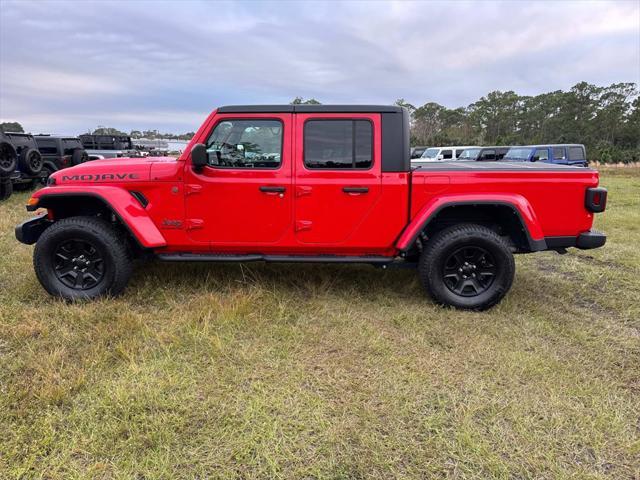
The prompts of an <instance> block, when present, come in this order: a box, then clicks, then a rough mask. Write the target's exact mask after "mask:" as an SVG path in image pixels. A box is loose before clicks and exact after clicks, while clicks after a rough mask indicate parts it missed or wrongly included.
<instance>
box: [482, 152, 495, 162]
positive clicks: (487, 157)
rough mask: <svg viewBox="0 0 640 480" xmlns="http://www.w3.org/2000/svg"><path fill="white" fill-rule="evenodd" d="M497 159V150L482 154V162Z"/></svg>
mask: <svg viewBox="0 0 640 480" xmlns="http://www.w3.org/2000/svg"><path fill="white" fill-rule="evenodd" d="M495 159H496V151H495V150H485V151H484V152H482V156H481V157H480V160H484V161H491V160H495Z"/></svg>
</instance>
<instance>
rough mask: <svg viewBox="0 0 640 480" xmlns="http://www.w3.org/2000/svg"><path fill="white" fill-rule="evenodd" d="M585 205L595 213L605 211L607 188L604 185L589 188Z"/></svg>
mask: <svg viewBox="0 0 640 480" xmlns="http://www.w3.org/2000/svg"><path fill="white" fill-rule="evenodd" d="M584 206H585V207H586V209H587V210H589V211H590V212H593V213H600V212H604V209H605V208H606V207H607V189H606V188H602V187H594V188H587V192H586V193H585V196H584Z"/></svg>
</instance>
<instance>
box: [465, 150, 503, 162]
mask: <svg viewBox="0 0 640 480" xmlns="http://www.w3.org/2000/svg"><path fill="white" fill-rule="evenodd" d="M509 148H511V147H475V148H466V149H465V150H464V151H463V152H462V153H461V154H460V155H459V156H458V160H464V161H467V162H495V161H496V160H502V158H504V156H505V154H506V153H507V152H508V151H509Z"/></svg>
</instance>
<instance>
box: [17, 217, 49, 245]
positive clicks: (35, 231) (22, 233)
mask: <svg viewBox="0 0 640 480" xmlns="http://www.w3.org/2000/svg"><path fill="white" fill-rule="evenodd" d="M51 225H53V222H52V221H50V220H48V219H47V216H46V214H43V215H39V216H37V217H35V218H31V219H29V220H26V221H24V222H22V223H21V224H20V225H18V226H17V227H16V239H17V240H18V241H19V242H21V243H24V244H25V245H33V244H34V243H36V242H37V241H38V238H40V235H42V232H44V231H45V230H46V229H47V228H49V227H50V226H51Z"/></svg>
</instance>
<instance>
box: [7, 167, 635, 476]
mask: <svg viewBox="0 0 640 480" xmlns="http://www.w3.org/2000/svg"><path fill="white" fill-rule="evenodd" d="M603 184H604V185H605V186H607V187H608V188H609V189H610V204H609V207H608V211H607V212H606V213H605V214H604V215H602V216H600V217H599V218H598V227H599V228H601V229H602V230H605V231H606V232H607V233H608V234H609V241H608V243H607V246H606V247H605V248H604V249H600V250H595V251H590V252H579V251H572V252H571V253H569V254H568V255H564V256H559V255H557V254H554V253H541V254H535V255H529V256H519V257H518V258H517V264H518V271H517V275H516V281H515V284H514V288H513V290H512V292H511V293H510V294H509V295H508V296H507V298H506V299H505V301H503V302H502V303H501V304H500V305H498V306H497V307H496V308H494V309H493V310H491V311H489V312H485V313H473V312H459V311H455V310H450V309H443V308H439V307H436V306H435V305H433V304H432V303H431V302H430V301H429V300H427V299H425V298H424V296H423V294H422V291H421V289H420V287H419V285H418V282H417V279H416V276H415V274H414V272H412V271H411V270H394V271H381V270H375V269H372V268H369V267H365V266H313V265H312V266H304V265H261V264H250V265H167V264H155V263H145V264H142V265H140V266H139V267H138V269H137V271H136V274H135V275H134V278H133V280H132V282H131V285H130V287H129V289H128V290H127V291H126V293H125V295H124V296H122V297H120V298H117V299H107V300H102V301H99V302H94V303H77V304H67V303H63V302H59V301H56V300H53V299H51V298H49V297H48V296H46V294H45V293H44V291H43V290H42V289H41V288H40V286H39V285H38V283H37V280H36V278H35V275H34V274H33V270H32V267H31V251H32V249H31V248H30V247H27V246H24V245H20V244H18V243H17V242H16V241H15V240H14V238H13V226H14V225H15V224H16V223H18V222H19V221H21V220H22V219H23V218H24V217H25V213H24V209H23V208H22V204H24V202H25V200H26V195H24V194H19V195H15V196H14V197H12V198H11V199H10V200H9V201H8V202H4V203H3V204H2V205H0V428H1V431H2V432H3V435H2V439H1V440H0V478H205V477H207V478H256V477H258V478H434V477H435V478H449V477H451V478H550V479H551V478H568V477H571V478H629V479H632V478H638V476H640V460H639V459H640V413H639V412H640V321H639V319H640V301H639V300H638V299H639V298H640V280H639V278H640V253H639V250H638V248H637V245H638V244H639V243H640V174H639V173H637V171H636V170H634V169H628V170H624V171H623V169H619V170H616V171H612V173H611V174H610V173H609V170H607V171H605V173H604V176H603Z"/></svg>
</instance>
